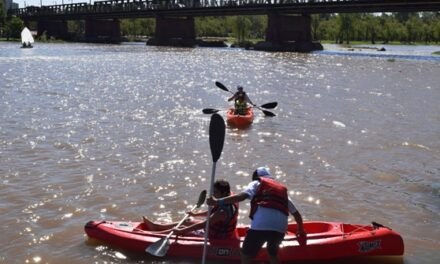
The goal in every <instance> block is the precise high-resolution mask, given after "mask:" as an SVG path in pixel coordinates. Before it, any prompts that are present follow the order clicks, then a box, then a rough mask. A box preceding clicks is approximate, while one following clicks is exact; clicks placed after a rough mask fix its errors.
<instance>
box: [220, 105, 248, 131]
mask: <svg viewBox="0 0 440 264" xmlns="http://www.w3.org/2000/svg"><path fill="white" fill-rule="evenodd" d="M253 121H254V109H253V108H252V107H248V108H247V109H246V114H245V115H237V114H235V109H234V108H229V109H228V111H227V112H226V122H227V123H228V125H230V126H232V127H236V128H246V127H248V126H249V125H250V124H252V122H253Z"/></svg>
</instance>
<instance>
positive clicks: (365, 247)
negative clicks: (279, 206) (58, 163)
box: [85, 221, 404, 263]
mask: <svg viewBox="0 0 440 264" xmlns="http://www.w3.org/2000/svg"><path fill="white" fill-rule="evenodd" d="M304 228H305V230H306V233H307V237H306V238H296V236H295V232H296V224H293V223H292V224H289V227H288V232H287V234H286V236H285V238H284V241H283V242H282V244H281V247H280V250H279V254H278V256H279V258H280V261H281V262H291V261H325V260H338V259H343V258H351V257H364V256H401V255H403V251H404V245H403V240H402V237H401V236H400V235H399V234H398V233H396V232H395V231H393V230H391V229H389V228H387V227H384V226H381V225H375V224H373V225H355V224H346V223H339V222H305V223H304ZM247 230H248V227H246V226H239V227H237V229H236V235H237V237H236V239H209V240H208V247H207V249H208V250H207V259H209V260H213V259H218V260H223V261H226V262H227V263H229V262H236V261H240V243H241V242H243V239H244V236H245V235H246V231H247ZM85 232H86V233H87V235H88V236H89V237H90V238H93V239H96V240H100V241H103V242H105V244H107V245H109V246H111V247H114V248H119V249H123V250H126V251H130V252H133V253H135V252H136V253H139V254H142V255H147V254H148V253H146V252H145V249H146V248H147V247H148V246H150V245H151V244H153V243H154V242H157V241H158V240H159V239H161V238H163V237H165V236H166V235H164V234H157V233H154V232H152V231H150V230H148V229H147V227H146V225H144V223H142V222H131V221H90V222H88V223H87V224H86V225H85ZM169 242H170V247H169V250H168V252H167V256H170V257H189V258H196V259H198V260H200V258H201V256H202V253H203V246H204V237H203V235H200V234H198V235H196V234H194V235H188V236H174V235H172V236H171V237H170V239H169ZM257 260H258V261H267V260H268V256H267V253H266V250H260V252H259V254H258V256H257Z"/></svg>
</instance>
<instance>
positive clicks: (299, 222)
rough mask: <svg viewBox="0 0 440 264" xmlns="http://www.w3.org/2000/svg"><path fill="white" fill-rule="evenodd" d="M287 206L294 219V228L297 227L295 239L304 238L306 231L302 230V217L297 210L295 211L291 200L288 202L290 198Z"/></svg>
mask: <svg viewBox="0 0 440 264" xmlns="http://www.w3.org/2000/svg"><path fill="white" fill-rule="evenodd" d="M288 206H289V212H290V214H291V215H292V216H293V218H295V222H296V226H297V228H296V236H297V237H302V236H306V231H305V230H304V224H303V219H302V216H301V214H300V212H299V211H298V209H296V207H295V205H294V204H293V202H292V200H290V198H289V201H288Z"/></svg>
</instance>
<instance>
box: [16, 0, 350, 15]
mask: <svg viewBox="0 0 440 264" xmlns="http://www.w3.org/2000/svg"><path fill="white" fill-rule="evenodd" d="M305 1H307V0H104V1H96V2H94V3H92V4H89V3H85V2H84V3H74V4H73V3H72V4H63V5H48V6H27V7H25V8H19V9H10V10H8V15H11V16H25V15H26V16H39V15H52V14H60V15H61V14H75V13H97V12H117V11H142V10H145V11H148V10H164V9H167V10H170V9H184V8H209V7H233V6H237V7H238V6H245V5H246V6H249V5H253V6H260V5H271V4H295V3H302V2H305ZM308 1H310V2H313V0H308ZM315 1H343V0H315ZM345 1H347V0H345ZM351 1H353V0H351Z"/></svg>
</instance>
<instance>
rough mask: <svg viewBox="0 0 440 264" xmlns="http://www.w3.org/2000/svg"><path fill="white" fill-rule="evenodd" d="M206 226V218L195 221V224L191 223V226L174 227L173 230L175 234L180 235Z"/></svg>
mask: <svg viewBox="0 0 440 264" xmlns="http://www.w3.org/2000/svg"><path fill="white" fill-rule="evenodd" d="M205 226H206V220H205V221H201V222H198V223H195V224H193V225H190V226H186V227H181V228H174V229H173V231H174V234H175V235H178V236H179V235H184V234H187V233H189V232H192V231H196V230H200V229H205Z"/></svg>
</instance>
